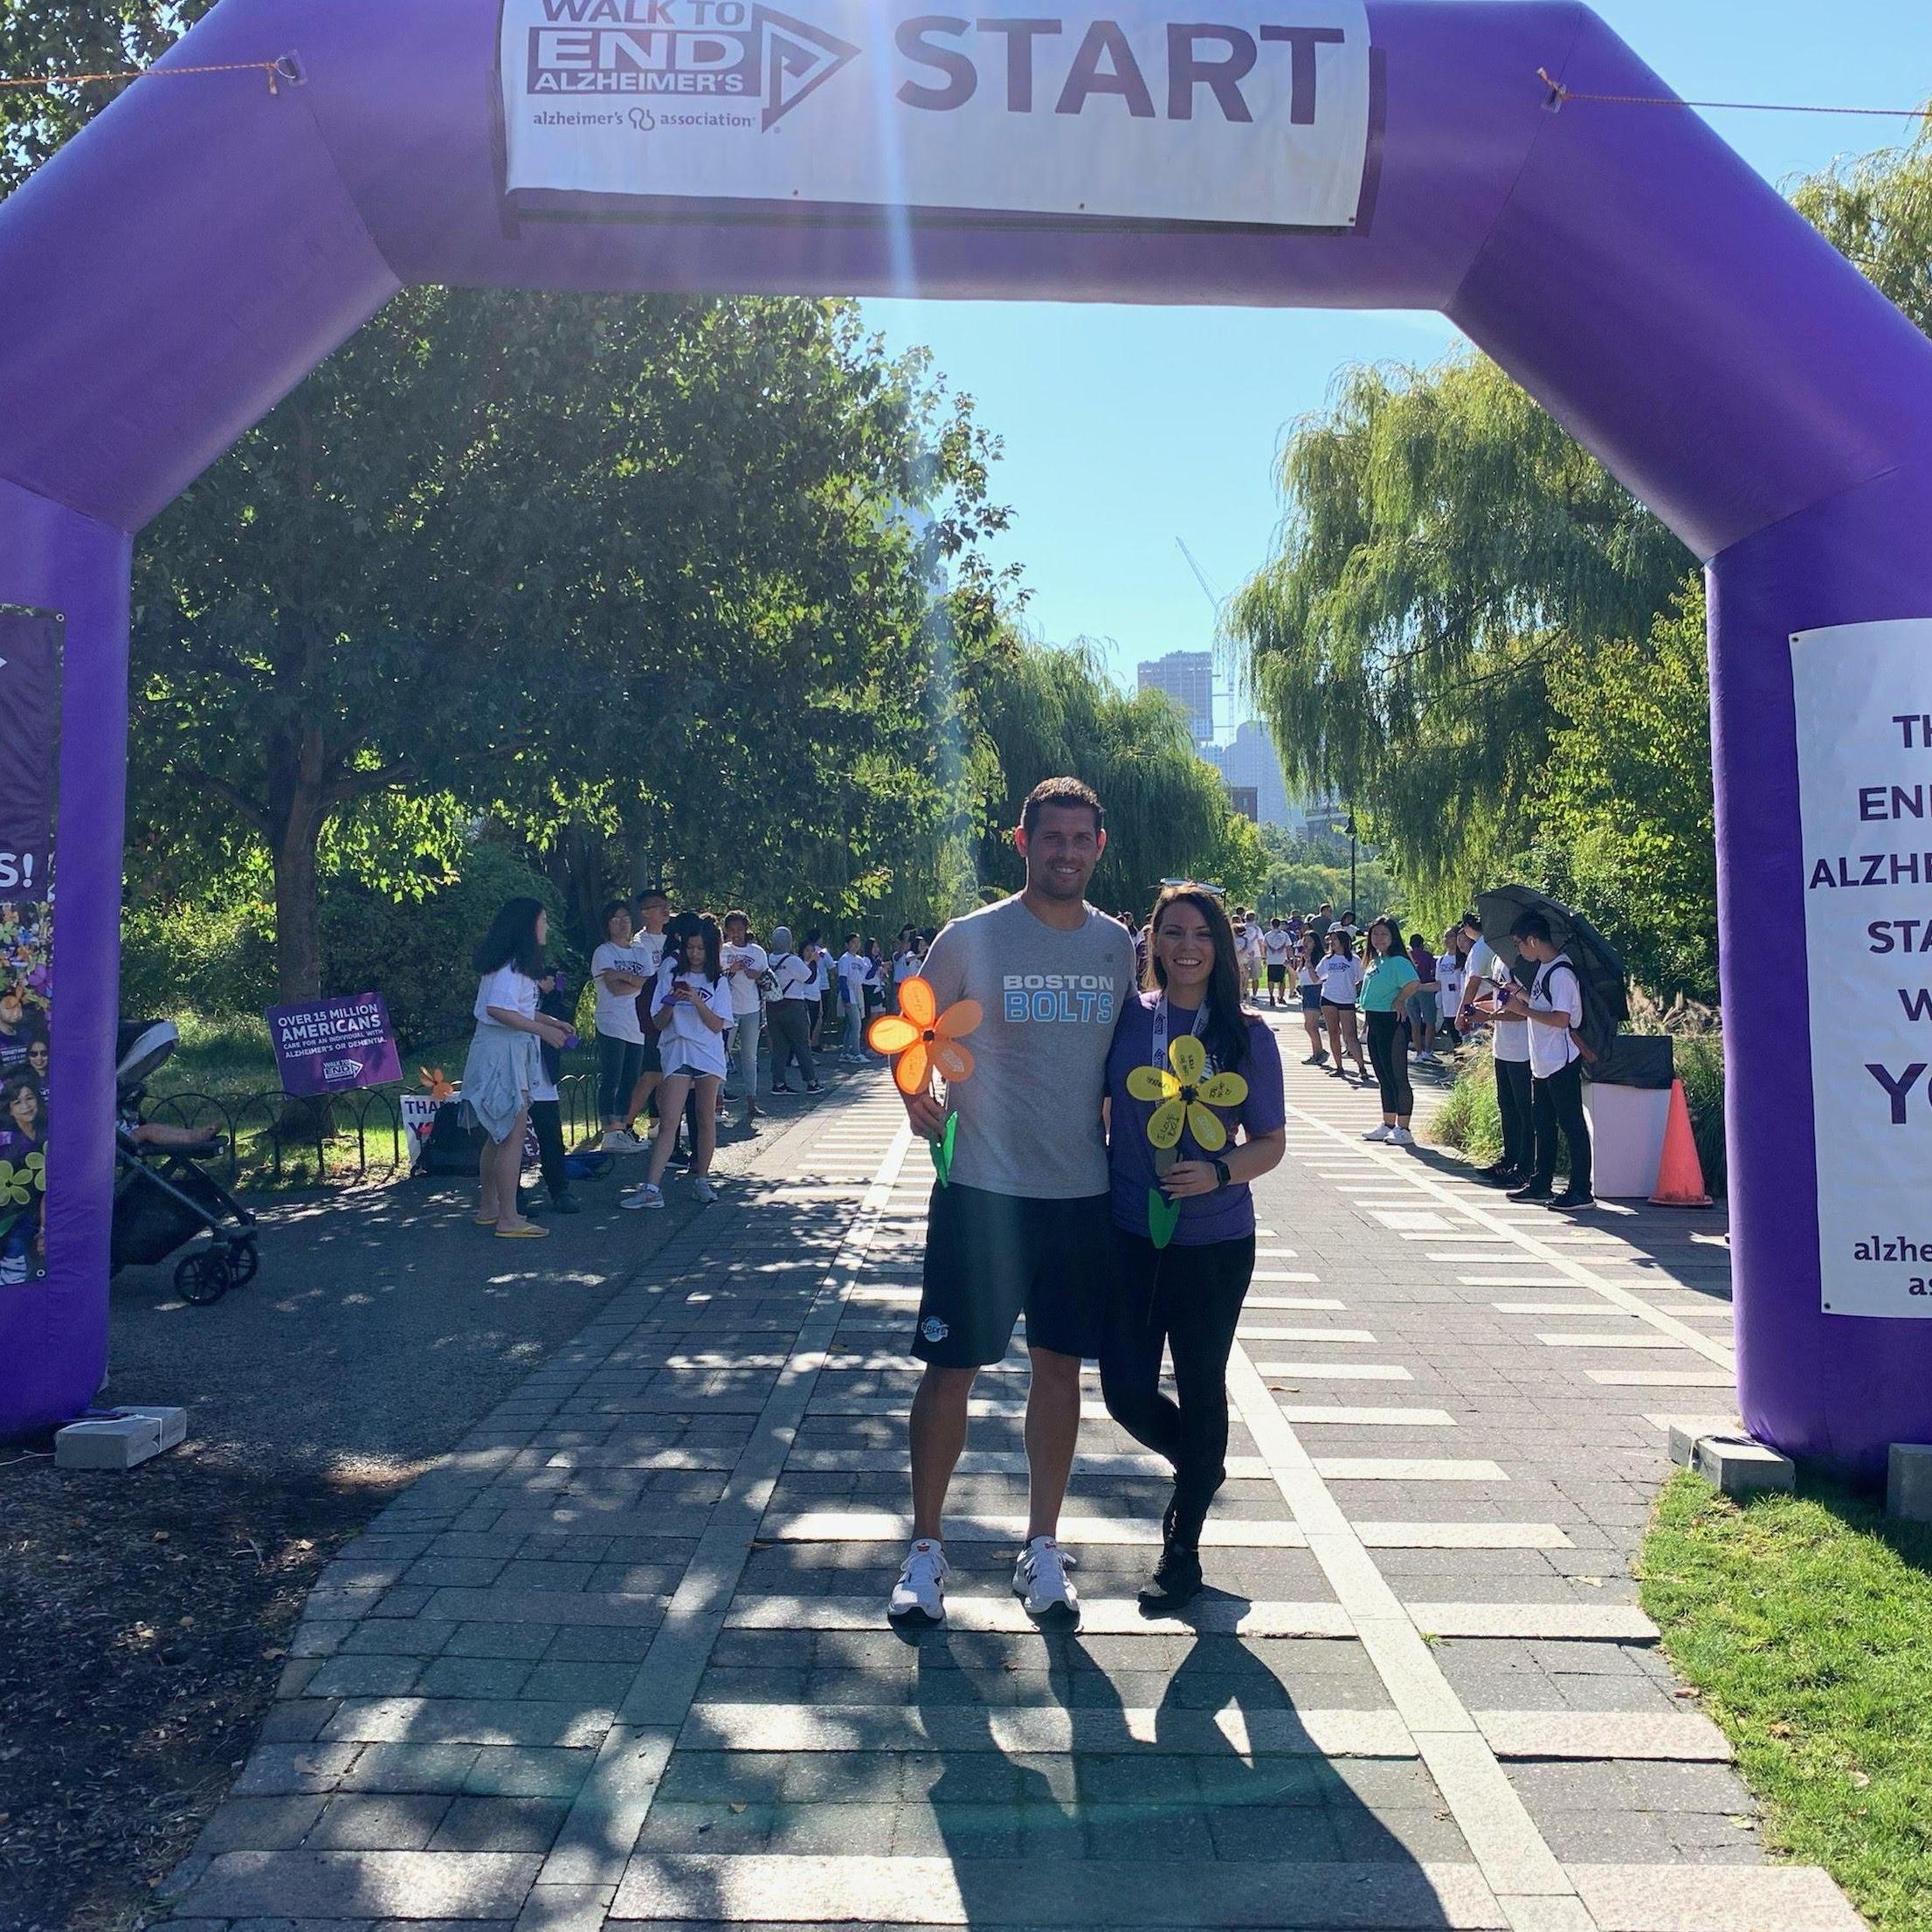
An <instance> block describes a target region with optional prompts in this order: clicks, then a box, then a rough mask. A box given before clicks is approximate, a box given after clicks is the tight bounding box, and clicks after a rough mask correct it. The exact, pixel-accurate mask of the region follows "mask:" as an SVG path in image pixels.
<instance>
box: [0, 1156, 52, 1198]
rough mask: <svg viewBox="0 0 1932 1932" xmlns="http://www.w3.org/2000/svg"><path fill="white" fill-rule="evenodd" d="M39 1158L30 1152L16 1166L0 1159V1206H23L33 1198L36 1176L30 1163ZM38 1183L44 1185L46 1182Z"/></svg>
mask: <svg viewBox="0 0 1932 1932" xmlns="http://www.w3.org/2000/svg"><path fill="white" fill-rule="evenodd" d="M39 1159H40V1156H38V1154H30V1155H29V1156H27V1158H26V1160H25V1161H24V1162H23V1163H21V1164H20V1165H19V1166H18V1167H16V1166H15V1165H14V1164H13V1163H12V1162H11V1161H0V1207H24V1206H26V1204H27V1203H28V1202H29V1201H31V1199H32V1198H33V1192H34V1185H35V1183H36V1181H37V1179H38V1176H37V1175H36V1174H35V1173H34V1171H33V1169H32V1165H31V1163H33V1162H35V1161H38V1160H39ZM40 1184H41V1185H42V1186H43V1187H44V1186H45V1184H46V1183H45V1182H41V1183H40Z"/></svg>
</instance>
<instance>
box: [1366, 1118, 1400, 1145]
mask: <svg viewBox="0 0 1932 1932" xmlns="http://www.w3.org/2000/svg"><path fill="white" fill-rule="evenodd" d="M1395 1135H1396V1130H1395V1128H1392V1127H1390V1125H1389V1123H1388V1122H1387V1121H1383V1123H1382V1125H1381V1126H1380V1127H1371V1128H1370V1129H1369V1131H1368V1132H1367V1133H1366V1134H1364V1135H1363V1136H1362V1137H1363V1140H1365V1141H1390V1140H1393V1139H1394V1138H1395Z"/></svg>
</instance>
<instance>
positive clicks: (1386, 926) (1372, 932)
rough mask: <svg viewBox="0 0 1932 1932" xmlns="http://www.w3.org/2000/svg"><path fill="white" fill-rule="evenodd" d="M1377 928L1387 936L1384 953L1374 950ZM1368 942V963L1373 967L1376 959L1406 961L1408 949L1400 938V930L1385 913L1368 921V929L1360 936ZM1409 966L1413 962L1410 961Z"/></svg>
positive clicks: (1401, 937)
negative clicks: (1387, 944) (1387, 943)
mask: <svg viewBox="0 0 1932 1932" xmlns="http://www.w3.org/2000/svg"><path fill="white" fill-rule="evenodd" d="M1377 926H1379V927H1381V928H1382V929H1383V932H1385V933H1386V934H1388V935H1389V949H1388V951H1387V952H1385V953H1378V952H1377V950H1376V928H1377ZM1362 936H1363V938H1364V939H1366V940H1367V941H1368V942H1369V963H1370V965H1371V966H1373V965H1374V964H1375V963H1376V962H1377V960H1378V959H1408V958H1409V947H1408V943H1407V942H1406V941H1404V938H1403V936H1402V928H1401V927H1399V926H1398V925H1397V924H1396V922H1395V921H1394V920H1392V919H1390V916H1389V915H1388V914H1387V913H1377V914H1376V915H1375V917H1374V918H1373V919H1371V920H1370V921H1369V929H1368V930H1367V931H1366V932H1365V933H1363V935H1362ZM1409 963H1410V964H1411V965H1413V964H1414V963H1415V962H1414V961H1413V960H1410V962H1409Z"/></svg>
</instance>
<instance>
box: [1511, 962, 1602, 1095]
mask: <svg viewBox="0 0 1932 1932" xmlns="http://www.w3.org/2000/svg"><path fill="white" fill-rule="evenodd" d="M1561 963H1562V964H1563V965H1564V966H1566V967H1568V968H1569V969H1570V974H1571V976H1572V977H1574V979H1575V980H1576V982H1577V995H1578V998H1579V1001H1580V1003H1581V1004H1582V1007H1583V1014H1584V1017H1583V1018H1582V1019H1581V1020H1580V1021H1579V1022H1578V1023H1577V1025H1574V1026H1572V1027H1571V1028H1570V1038H1571V1039H1573V1040H1574V1041H1575V1042H1576V1043H1577V1053H1578V1054H1579V1056H1580V1057H1581V1058H1582V1059H1583V1063H1584V1078H1585V1079H1595V1078H1596V1077H1597V1069H1599V1068H1601V1067H1603V1066H1604V1065H1605V1064H1606V1063H1607V1062H1608V1060H1609V1059H1610V1057H1611V1051H1612V1049H1613V1048H1614V1046H1615V1045H1616V1040H1617V1025H1618V1020H1619V1019H1620V1018H1622V1015H1621V1014H1619V1013H1618V1011H1617V1010H1616V1008H1615V1007H1614V1006H1613V1005H1612V1004H1611V1002H1610V1001H1609V1000H1608V999H1607V998H1606V997H1604V994H1603V993H1602V992H1601V991H1600V990H1598V989H1597V987H1595V986H1593V985H1591V984H1590V982H1589V981H1588V980H1587V979H1585V978H1584V976H1583V974H1582V973H1581V972H1579V971H1578V970H1577V963H1576V962H1575V961H1574V960H1572V959H1565V960H1563V961H1562V962H1561ZM1555 965H1556V962H1554V961H1553V962H1552V963H1551V964H1550V965H1549V966H1542V967H1539V968H1538V969H1537V970H1536V976H1535V980H1534V981H1533V982H1532V983H1531V995H1532V997H1534V996H1535V992H1536V991H1537V990H1539V989H1540V990H1543V991H1546V992H1547V990H1549V981H1548V980H1547V979H1546V978H1545V975H1546V974H1547V973H1549V971H1550V970H1551V969H1552V968H1553V967H1554V966H1555Z"/></svg>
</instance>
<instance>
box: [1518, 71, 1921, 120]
mask: <svg viewBox="0 0 1932 1932" xmlns="http://www.w3.org/2000/svg"><path fill="white" fill-rule="evenodd" d="M1536 78H1537V79H1539V80H1540V81H1542V84H1543V86H1546V87H1547V88H1549V99H1550V102H1551V104H1552V105H1553V106H1555V107H1562V106H1563V104H1564V103H1565V102H1566V101H1570V100H1592V101H1597V102H1600V103H1602V104H1604V105H1606V106H1609V107H1721V108H1728V109H1734V110H1735V111H1736V112H1738V113H1741V114H1866V115H1870V116H1872V117H1873V118H1874V119H1877V120H1880V121H1923V120H1925V119H1926V118H1927V117H1928V116H1929V115H1932V107H1800V106H1797V105H1796V104H1795V103H1793V102H1790V101H1781V100H1679V99H1678V98H1677V96H1676V95H1675V94H1584V93H1574V92H1572V91H1571V90H1570V88H1568V87H1566V86H1564V85H1563V82H1562V81H1560V80H1556V79H1551V77H1550V72H1549V68H1547V67H1539V68H1537V70H1536Z"/></svg>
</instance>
